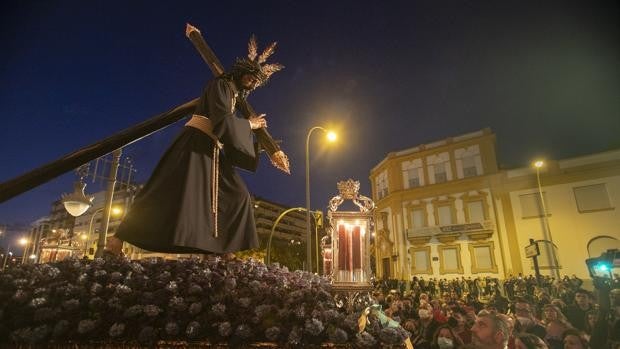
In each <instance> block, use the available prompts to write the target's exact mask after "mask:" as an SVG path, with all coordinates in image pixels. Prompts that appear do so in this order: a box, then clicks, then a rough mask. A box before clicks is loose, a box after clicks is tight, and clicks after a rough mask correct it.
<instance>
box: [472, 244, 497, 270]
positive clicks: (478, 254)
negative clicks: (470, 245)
mask: <svg viewBox="0 0 620 349" xmlns="http://www.w3.org/2000/svg"><path fill="white" fill-rule="evenodd" d="M474 259H475V260H476V265H477V266H478V268H484V269H489V268H492V267H493V262H492V260H491V249H490V248H489V247H488V246H481V247H474Z"/></svg>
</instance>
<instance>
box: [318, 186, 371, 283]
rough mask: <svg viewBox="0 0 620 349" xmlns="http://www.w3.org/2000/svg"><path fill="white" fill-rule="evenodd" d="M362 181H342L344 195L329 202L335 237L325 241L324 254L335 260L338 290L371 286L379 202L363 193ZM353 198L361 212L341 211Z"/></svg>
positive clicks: (334, 278)
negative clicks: (375, 215) (374, 222)
mask: <svg viewBox="0 0 620 349" xmlns="http://www.w3.org/2000/svg"><path fill="white" fill-rule="evenodd" d="M359 189H360V182H359V181H354V180H352V179H349V180H347V181H342V182H338V190H339V191H340V195H337V196H334V197H333V198H332V199H331V200H330V201H329V210H328V213H327V217H328V219H329V223H330V228H329V234H330V236H331V239H330V240H331V241H330V243H329V244H328V243H325V244H324V249H323V256H324V258H329V259H331V260H329V261H325V260H324V263H325V262H329V263H328V264H330V265H331V268H330V269H331V280H332V285H333V287H334V289H336V290H338V289H340V290H345V291H353V290H357V291H362V290H369V289H370V288H371V283H370V280H371V276H372V275H371V270H370V252H371V251H370V234H371V233H372V232H371V229H372V216H373V209H374V207H375V204H374V203H373V202H372V200H371V199H370V198H368V197H366V196H363V195H359V193H358V192H359ZM345 200H352V201H353V203H354V204H355V205H356V206H357V207H359V212H355V211H338V207H339V206H340V205H341V204H342V203H343V202H344V201H345Z"/></svg>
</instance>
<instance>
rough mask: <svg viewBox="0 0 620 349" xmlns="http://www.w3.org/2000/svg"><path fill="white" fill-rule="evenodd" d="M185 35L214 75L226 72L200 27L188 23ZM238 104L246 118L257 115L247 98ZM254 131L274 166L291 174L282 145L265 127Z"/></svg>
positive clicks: (240, 100) (239, 100) (238, 101)
mask: <svg viewBox="0 0 620 349" xmlns="http://www.w3.org/2000/svg"><path fill="white" fill-rule="evenodd" d="M185 36H187V38H188V39H189V40H190V41H191V42H192V44H194V47H195V48H196V50H198V53H200V56H201V57H202V59H203V60H204V61H205V62H206V63H207V65H208V66H209V68H210V69H211V72H213V75H214V76H216V77H217V76H220V75H222V74H224V72H225V70H224V66H223V65H222V63H221V62H220V60H219V59H218V58H217V56H216V55H215V53H214V52H213V50H211V48H210V47H209V45H207V42H206V41H205V39H204V38H203V36H202V34H201V33H200V30H198V28H196V27H194V26H192V25H191V24H189V23H188V24H187V25H186V27H185ZM237 105H238V107H239V110H240V111H241V113H242V114H243V115H244V116H245V117H246V118H247V117H250V116H251V115H256V112H255V111H254V108H252V106H251V105H250V103H249V102H248V101H247V100H246V99H241V98H239V99H238V100H237ZM253 131H254V134H255V135H256V138H257V139H258V143H259V144H260V145H261V147H262V148H263V149H265V151H266V152H267V154H268V155H269V159H270V160H271V163H272V164H273V166H275V167H276V168H278V169H280V170H282V171H284V172H286V173H288V174H290V173H291V170H290V164H289V160H288V157H287V156H286V154H285V153H284V152H283V151H282V149H280V145H279V144H278V143H277V142H276V141H274V139H273V138H272V137H271V135H270V134H269V132H267V130H266V129H265V128H264V127H262V128H259V129H255V130H253Z"/></svg>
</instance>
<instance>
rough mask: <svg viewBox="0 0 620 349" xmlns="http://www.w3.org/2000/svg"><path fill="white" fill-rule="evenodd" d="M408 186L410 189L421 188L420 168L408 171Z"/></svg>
mask: <svg viewBox="0 0 620 349" xmlns="http://www.w3.org/2000/svg"><path fill="white" fill-rule="evenodd" d="M407 178H408V181H407V184H408V185H409V188H415V187H419V186H420V174H419V172H418V168H410V169H408V170H407Z"/></svg>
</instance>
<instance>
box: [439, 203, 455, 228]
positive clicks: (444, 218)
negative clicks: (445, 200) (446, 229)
mask: <svg viewBox="0 0 620 349" xmlns="http://www.w3.org/2000/svg"><path fill="white" fill-rule="evenodd" d="M437 215H438V217H439V225H450V224H452V207H450V206H439V207H437Z"/></svg>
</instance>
